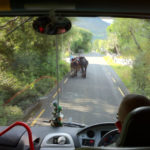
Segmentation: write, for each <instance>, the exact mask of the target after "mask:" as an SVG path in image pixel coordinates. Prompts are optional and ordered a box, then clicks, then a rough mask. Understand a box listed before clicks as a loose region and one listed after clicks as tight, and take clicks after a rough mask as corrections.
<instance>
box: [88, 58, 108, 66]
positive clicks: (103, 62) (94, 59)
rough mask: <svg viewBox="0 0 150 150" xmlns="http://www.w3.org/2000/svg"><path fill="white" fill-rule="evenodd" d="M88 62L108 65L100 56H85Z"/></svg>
mask: <svg viewBox="0 0 150 150" xmlns="http://www.w3.org/2000/svg"><path fill="white" fill-rule="evenodd" d="M86 59H87V60H88V61H89V64H98V65H108V64H107V63H106V61H105V60H104V59H103V58H102V57H86Z"/></svg>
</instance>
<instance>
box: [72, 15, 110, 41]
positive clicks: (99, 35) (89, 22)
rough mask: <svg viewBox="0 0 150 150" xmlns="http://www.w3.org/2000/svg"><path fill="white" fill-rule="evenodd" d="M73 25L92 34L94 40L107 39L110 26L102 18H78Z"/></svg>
mask: <svg viewBox="0 0 150 150" xmlns="http://www.w3.org/2000/svg"><path fill="white" fill-rule="evenodd" d="M73 24H74V25H76V26H79V27H81V28H85V29H87V30H89V31H90V32H92V33H93V40H95V39H106V37H107V33H106V28H107V27H108V26H109V25H110V24H109V23H106V22H104V21H102V19H101V18H100V17H93V18H92V17H91V18H90V17H77V18H76V21H74V23H73Z"/></svg>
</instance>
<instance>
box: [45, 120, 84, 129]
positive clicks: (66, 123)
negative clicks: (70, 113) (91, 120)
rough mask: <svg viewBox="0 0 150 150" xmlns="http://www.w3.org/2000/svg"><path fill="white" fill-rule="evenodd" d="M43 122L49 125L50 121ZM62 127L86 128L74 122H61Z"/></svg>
mask: <svg viewBox="0 0 150 150" xmlns="http://www.w3.org/2000/svg"><path fill="white" fill-rule="evenodd" d="M43 122H46V123H50V121H47V120H44V121H43ZM62 125H63V126H67V127H79V128H84V127H86V125H85V124H80V123H76V122H62Z"/></svg>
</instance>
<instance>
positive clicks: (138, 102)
mask: <svg viewBox="0 0 150 150" xmlns="http://www.w3.org/2000/svg"><path fill="white" fill-rule="evenodd" d="M141 106H150V100H149V99H148V98H146V97H145V96H142V95H137V94H129V95H126V96H125V97H124V98H123V100H122V102H121V103H120V106H119V109H118V114H117V115H118V117H117V119H118V122H117V123H118V125H117V127H118V128H119V130H120V131H121V128H122V125H123V122H124V120H125V118H126V116H127V115H128V113H129V112H131V111H132V110H133V109H135V108H138V107H141Z"/></svg>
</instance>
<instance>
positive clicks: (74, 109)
mask: <svg viewBox="0 0 150 150" xmlns="http://www.w3.org/2000/svg"><path fill="white" fill-rule="evenodd" d="M85 57H86V58H87V60H88V61H89V65H88V67H87V77H86V78H85V79H83V78H82V77H81V73H80V72H78V76H77V77H74V78H71V77H67V78H66V79H65V80H64V81H63V84H62V85H61V87H60V92H59V100H60V105H61V106H62V108H63V114H64V119H63V121H73V122H77V123H82V124H86V125H92V124H96V123H102V122H112V121H115V116H116V113H117V110H118V106H119V104H120V102H121V100H122V97H123V96H124V95H126V94H127V93H128V91H127V89H126V87H125V86H124V84H123V83H122V81H121V80H120V78H119V77H118V76H117V74H116V73H115V71H114V70H113V69H112V68H111V67H110V66H109V65H108V64H107V63H106V62H105V60H104V59H103V57H102V56H100V55H98V54H97V53H91V54H88V55H86V56H85ZM57 96H58V93H57V92H54V93H53V96H52V99H56V98H57ZM51 101H52V100H49V99H46V100H44V99H43V104H42V107H41V109H40V110H39V111H38V112H37V113H36V114H35V115H34V117H32V118H30V119H29V121H28V123H30V125H31V126H34V125H44V123H43V121H44V120H49V119H50V117H51V108H50V105H51Z"/></svg>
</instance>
